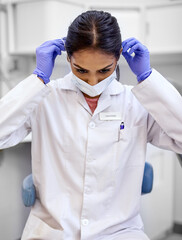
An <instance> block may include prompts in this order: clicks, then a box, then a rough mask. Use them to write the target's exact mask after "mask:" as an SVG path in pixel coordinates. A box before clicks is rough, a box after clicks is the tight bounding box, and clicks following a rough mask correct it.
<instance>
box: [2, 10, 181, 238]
mask: <svg viewBox="0 0 182 240" xmlns="http://www.w3.org/2000/svg"><path fill="white" fill-rule="evenodd" d="M122 47H123V49H122ZM65 48H66V51H67V55H68V61H69V62H70V66H71V72H70V73H69V74H68V75H66V76H65V77H64V78H62V79H58V80H56V81H50V82H49V78H50V76H51V73H52V70H53V67H54V61H55V58H56V56H57V55H59V54H61V51H64V50H65ZM121 52H122V55H123V56H124V57H125V59H126V60H127V62H128V64H129V66H130V68H131V70H132V71H133V73H134V74H135V75H136V77H137V80H138V84H136V86H134V87H133V88H132V87H129V86H124V85H122V84H120V83H119V82H118V81H117V80H116V69H117V62H118V60H119V57H120V54H121ZM132 53H134V56H133V54H132ZM181 105H182V98H181V96H180V94H179V93H178V92H177V91H176V89H174V87H173V86H172V85H171V84H170V83H169V82H167V81H166V80H165V79H164V78H163V77H162V76H161V75H160V74H159V73H158V72H157V71H155V70H154V69H151V67H150V60H149V52H148V49H147V48H146V47H145V46H143V45H142V44H141V43H140V42H139V41H137V40H136V39H133V38H132V39H128V40H126V41H124V42H123V43H122V46H121V35H120V30H119V27H118V24H117V21H116V19H115V18H114V17H112V16H111V15H110V14H109V13H107V12H102V11H88V12H85V13H83V14H81V15H80V16H78V17H77V18H76V19H75V20H74V21H73V23H72V24H71V25H70V27H69V30H68V34H67V38H66V39H63V40H61V39H60V40H54V41H48V42H46V43H44V44H43V45H41V46H40V47H39V48H38V49H37V67H36V69H35V71H34V74H33V75H31V76H29V77H28V78H26V79H25V80H23V81H22V82H21V83H20V84H18V85H17V86H16V87H15V88H14V89H13V90H11V91H10V92H9V93H8V94H7V95H6V96H5V97H4V98H3V99H2V100H1V103H0V110H1V119H0V146H1V148H6V147H10V146H13V145H15V144H17V143H19V142H20V141H21V140H22V139H23V138H24V137H25V136H26V135H27V134H28V133H29V132H30V131H32V172H33V179H34V184H35V187H36V194H37V196H38V199H37V200H36V203H35V205H34V206H33V208H32V209H31V213H30V216H29V218H28V221H27V224H26V227H25V230H24V233H23V236H22V239H23V240H25V239H26V240H27V239H44V240H52V239H54V240H58V239H59V240H61V239H66V240H69V239H70V240H77V239H86V240H97V239H98V240H99V239H104V240H107V239H109V240H114V239H116V240H120V239H125V240H126V239H128V240H129V239H130V240H131V239H137V240H139V239H143V240H144V239H148V237H147V236H146V235H145V233H144V232H143V223H142V220H141V217H140V197H141V184H142V178H143V170H144V164H145V156H146V145H147V143H148V142H150V143H152V144H154V145H156V146H158V147H161V148H164V149H170V150H172V151H174V152H178V153H182V137H181V136H182V113H181V112H179V111H178V109H179V108H181Z"/></svg>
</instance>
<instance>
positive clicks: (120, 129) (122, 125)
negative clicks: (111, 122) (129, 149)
mask: <svg viewBox="0 0 182 240" xmlns="http://www.w3.org/2000/svg"><path fill="white" fill-rule="evenodd" d="M123 129H124V122H121V123H120V126H119V131H118V141H119V140H120V134H121V132H122V130H123Z"/></svg>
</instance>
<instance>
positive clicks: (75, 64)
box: [73, 63, 113, 71]
mask: <svg viewBox="0 0 182 240" xmlns="http://www.w3.org/2000/svg"><path fill="white" fill-rule="evenodd" d="M73 65H74V66H75V67H78V68H81V69H83V70H86V71H89V70H88V69H85V68H83V67H81V66H79V65H77V64H75V63H73ZM112 65H113V63H111V64H109V65H108V66H106V67H104V68H101V69H99V70H98V71H100V70H102V69H106V68H108V67H111V66H112Z"/></svg>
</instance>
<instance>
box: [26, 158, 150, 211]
mask: <svg viewBox="0 0 182 240" xmlns="http://www.w3.org/2000/svg"><path fill="white" fill-rule="evenodd" d="M152 187H153V167H152V165H151V164H150V163H148V162H145V168H144V175H143V182H142V190H141V193H142V195H143V194H147V193H150V192H151V191H152ZM35 199H36V191H35V186H34V184H33V179H32V174H30V175H28V176H27V177H26V178H25V179H24V180H23V185H22V200H23V203H24V205H25V207H31V206H33V205H34V203H35Z"/></svg>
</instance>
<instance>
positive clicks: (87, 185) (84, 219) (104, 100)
mask: <svg viewBox="0 0 182 240" xmlns="http://www.w3.org/2000/svg"><path fill="white" fill-rule="evenodd" d="M79 101H80V104H81V105H82V106H83V107H84V108H85V109H86V110H87V111H88V109H87V106H86V105H85V103H83V102H82V101H81V98H79ZM110 105H111V97H110V95H106V96H101V97H100V99H99V101H98V106H97V108H96V110H95V112H94V114H93V115H92V117H91V119H90V122H89V123H88V136H87V152H86V163H85V176H84V190H83V205H82V214H81V240H87V238H88V237H87V236H88V235H87V234H88V228H89V225H90V224H91V221H92V216H89V212H90V211H89V206H90V201H91V200H90V197H91V194H94V189H92V188H93V184H92V182H93V181H94V179H93V175H92V171H94V169H93V164H94V162H95V161H96V159H95V157H94V156H95V155H94V154H95V153H94V148H93V147H94V131H97V123H96V122H97V121H96V119H97V118H98V114H99V112H101V111H103V110H104V109H106V108H107V107H109V106H110ZM94 166H95V165H94ZM89 231H90V230H89Z"/></svg>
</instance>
